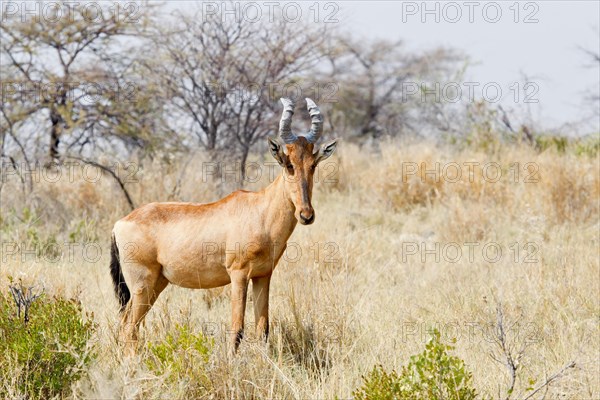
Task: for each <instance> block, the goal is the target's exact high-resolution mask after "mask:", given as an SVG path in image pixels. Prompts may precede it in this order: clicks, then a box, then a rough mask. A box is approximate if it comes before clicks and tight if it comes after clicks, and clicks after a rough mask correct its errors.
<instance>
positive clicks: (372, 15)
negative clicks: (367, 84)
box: [339, 1, 600, 131]
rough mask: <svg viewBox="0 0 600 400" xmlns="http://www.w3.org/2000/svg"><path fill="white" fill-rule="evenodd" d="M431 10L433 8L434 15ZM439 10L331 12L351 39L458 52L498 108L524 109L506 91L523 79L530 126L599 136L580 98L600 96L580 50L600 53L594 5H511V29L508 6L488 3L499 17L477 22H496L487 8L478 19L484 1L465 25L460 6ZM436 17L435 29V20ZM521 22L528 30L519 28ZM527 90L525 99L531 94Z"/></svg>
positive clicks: (396, 4) (394, 4)
mask: <svg viewBox="0 0 600 400" xmlns="http://www.w3.org/2000/svg"><path fill="white" fill-rule="evenodd" d="M435 3H439V5H438V9H439V11H438V12H435ZM447 3H452V2H427V3H426V4H425V7H427V9H428V10H433V11H434V13H432V14H426V13H423V10H424V8H423V2H420V1H419V2H410V1H408V2H406V1H405V2H402V1H374V2H366V1H346V2H339V5H340V13H341V14H342V13H343V15H344V16H343V17H342V20H344V21H347V23H348V25H349V26H350V27H351V28H350V30H351V31H353V32H356V34H357V35H365V36H369V37H380V38H390V39H402V40H404V41H405V43H406V45H407V47H408V48H411V49H421V48H430V47H435V46H439V45H445V46H448V47H454V48H457V49H460V50H462V51H463V52H465V53H466V54H468V55H469V56H470V57H471V60H472V62H473V63H474V64H475V65H472V66H471V67H470V68H469V69H468V71H467V80H470V81H474V82H479V83H481V85H483V84H485V83H487V82H498V83H499V84H500V87H501V88H502V90H503V94H504V95H505V98H503V101H502V104H503V105H504V106H505V108H512V109H519V108H523V107H526V106H527V104H524V103H523V97H521V98H520V102H519V103H515V101H514V99H513V92H511V89H510V86H511V84H513V83H515V82H519V81H521V76H522V74H526V75H527V76H528V77H530V78H529V81H533V82H535V83H536V84H537V87H539V92H538V94H537V95H535V96H532V99H533V98H534V97H535V98H538V99H539V103H537V104H534V103H529V105H530V106H531V110H532V113H533V114H534V116H535V117H536V119H537V121H538V122H540V123H543V124H544V125H545V126H547V127H554V126H559V125H562V124H565V123H568V122H572V121H581V120H586V122H587V124H586V125H587V126H589V127H590V129H595V130H596V131H598V130H600V122H599V121H598V118H599V117H598V115H597V114H596V116H593V109H591V105H590V103H589V102H586V101H585V97H586V93H588V92H595V93H596V95H598V92H599V91H600V88H599V85H600V66H599V65H598V63H596V64H595V65H594V64H593V62H592V61H591V59H590V58H589V56H587V55H586V54H584V52H583V51H582V50H581V49H580V47H582V48H585V49H589V50H593V51H595V52H600V49H599V48H600V33H599V30H598V29H599V25H600V2H599V1H536V2H526V1H523V2H519V3H518V6H519V14H518V20H519V22H517V23H515V22H514V18H515V9H516V7H515V6H514V4H515V3H516V2H514V1H505V2H502V1H500V2H496V4H497V5H499V9H500V10H501V12H502V15H501V17H499V21H498V22H497V23H492V22H487V21H486V19H485V18H484V16H485V17H486V18H488V20H490V21H493V20H494V19H495V18H496V17H495V15H496V14H495V10H496V8H497V7H495V5H490V6H487V8H486V14H485V15H484V12H483V7H484V5H485V4H486V2H473V3H476V4H478V6H475V5H474V6H473V8H472V16H473V22H472V23H471V22H469V8H468V7H467V6H465V3H468V2H463V1H457V2H453V3H454V4H458V6H459V7H453V6H452V7H451V6H448V5H446V4H447ZM445 5H446V9H445V10H444V6H445ZM415 8H416V10H415ZM457 9H459V10H461V14H462V18H460V19H459V20H458V22H456V23H452V22H449V21H451V20H453V19H455V18H457V17H456V16H457V15H458V14H457V12H456V11H455V10H457ZM403 11H404V12H403ZM436 14H437V15H439V22H436V21H435V17H436ZM444 16H445V18H444ZM527 17H529V18H527ZM422 18H425V22H422ZM526 18H527V20H528V21H529V20H530V21H532V23H524V20H525V19H526ZM534 19H537V20H538V21H537V22H533V20H534ZM403 20H404V21H403ZM592 66H593V67H592ZM521 86H523V85H522V84H521ZM528 90H529V92H528V93H530V94H533V91H534V90H535V87H534V86H530V87H528ZM492 95H493V94H492V92H491V91H490V97H491V96H492Z"/></svg>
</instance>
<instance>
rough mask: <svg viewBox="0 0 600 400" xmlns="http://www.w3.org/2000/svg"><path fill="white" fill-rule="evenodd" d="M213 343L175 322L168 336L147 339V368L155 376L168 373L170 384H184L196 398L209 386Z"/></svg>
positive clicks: (186, 326) (205, 391)
mask: <svg viewBox="0 0 600 400" xmlns="http://www.w3.org/2000/svg"><path fill="white" fill-rule="evenodd" d="M213 345H214V342H213V340H212V339H210V338H207V337H206V336H204V335H203V334H202V333H193V332H191V330H190V327H189V326H188V325H187V324H186V325H176V326H175V329H174V330H173V331H172V332H169V333H168V334H167V337H166V338H165V339H164V340H162V341H159V342H149V343H148V345H147V347H148V350H149V353H150V354H149V357H148V358H147V359H146V365H147V366H148V368H149V369H150V370H151V371H152V372H154V373H155V374H157V375H168V378H167V381H168V382H169V383H171V384H173V383H179V384H185V385H186V387H187V390H186V391H187V394H188V395H190V396H192V397H199V396H202V395H204V394H206V393H207V392H208V390H209V388H210V386H211V385H210V379H209V378H208V375H207V369H206V366H207V363H208V359H209V356H210V353H211V351H212V348H213Z"/></svg>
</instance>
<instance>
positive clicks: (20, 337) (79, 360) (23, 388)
mask: <svg viewBox="0 0 600 400" xmlns="http://www.w3.org/2000/svg"><path fill="white" fill-rule="evenodd" d="M94 329H95V326H94V324H93V323H92V322H91V321H86V320H84V319H83V315H82V310H81V305H80V303H79V302H78V301H76V300H73V299H63V298H60V297H52V298H50V297H48V296H44V295H42V296H41V297H40V298H38V299H37V300H35V301H34V302H33V303H32V304H31V308H30V309H29V320H28V321H27V322H26V321H25V320H24V319H23V315H21V317H18V316H17V307H16V305H15V302H14V301H13V299H12V298H11V297H10V296H9V295H5V294H2V293H0V354H1V355H2V356H1V357H2V358H1V359H0V360H1V361H0V370H2V372H0V378H1V380H2V381H3V382H4V383H3V384H2V385H0V398H9V397H11V396H14V394H15V392H18V393H19V395H20V396H24V397H25V398H27V399H48V398H51V397H53V396H57V395H59V396H60V395H63V394H65V393H67V391H68V389H69V388H70V386H71V383H72V382H75V381H77V380H78V379H79V378H81V376H82V374H83V371H84V368H85V367H86V366H87V365H88V364H89V363H90V361H91V360H92V358H93V354H92V353H91V352H90V351H89V347H88V346H87V343H88V340H89V338H90V336H91V335H92V333H93V331H94ZM8 382H11V383H10V384H9V383H8Z"/></svg>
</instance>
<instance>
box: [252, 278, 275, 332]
mask: <svg viewBox="0 0 600 400" xmlns="http://www.w3.org/2000/svg"><path fill="white" fill-rule="evenodd" d="M270 283H271V276H263V277H260V278H252V294H253V296H254V320H255V322H256V333H257V335H259V336H260V337H261V338H263V339H264V340H265V341H266V340H267V339H268V337H269V284H270Z"/></svg>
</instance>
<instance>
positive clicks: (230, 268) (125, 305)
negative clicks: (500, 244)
mask: <svg viewBox="0 0 600 400" xmlns="http://www.w3.org/2000/svg"><path fill="white" fill-rule="evenodd" d="M281 102H282V103H283V106H284V110H283V114H282V117H281V121H280V124H279V136H280V137H281V139H282V140H283V141H284V143H285V146H282V145H280V144H279V143H278V142H277V141H276V140H273V139H270V138H269V149H270V151H271V154H272V155H273V157H274V158H275V159H276V160H277V162H278V163H279V164H280V165H281V166H282V167H283V173H282V174H281V175H280V176H279V177H277V178H276V179H275V180H274V181H273V182H272V183H271V184H270V185H269V186H267V187H266V188H265V189H263V190H262V191H260V192H248V191H237V192H234V193H231V194H230V195H229V196H227V197H225V198H223V199H221V200H219V201H217V202H214V203H210V204H196V203H151V204H147V205H145V206H142V207H140V208H138V209H136V210H134V211H133V212H132V213H131V214H129V215H128V216H126V217H125V218H122V219H120V220H119V221H117V223H116V224H115V226H114V229H113V235H112V248H111V264H110V270H111V276H112V279H113V283H114V286H115V292H116V294H117V297H118V299H119V300H120V303H121V314H122V319H121V329H120V338H121V340H122V341H124V342H125V344H126V352H127V353H128V354H132V353H135V351H136V347H137V331H138V328H139V324H140V322H141V321H142V319H143V318H144V316H145V314H146V313H147V312H148V310H149V309H150V307H152V304H153V303H154V302H155V301H156V299H157V297H158V296H159V295H160V293H161V292H162V291H163V290H164V289H165V287H166V286H167V285H168V284H169V283H172V284H174V285H178V286H182V287H185V288H193V289H207V288H214V287H219V286H224V285H227V284H229V283H231V312H232V315H231V324H232V330H231V332H232V333H231V337H230V341H231V343H232V347H231V349H233V350H234V351H235V350H236V349H237V347H238V345H239V343H240V340H241V338H242V336H243V329H244V310H245V308H246V291H247V287H248V282H249V281H250V280H252V290H253V294H254V315H255V318H256V326H257V330H258V333H259V334H261V335H262V336H263V337H264V338H265V339H266V337H267V335H268V332H269V312H268V310H269V284H270V281H271V274H272V273H273V270H274V269H275V266H276V265H277V262H278V261H279V258H280V257H281V256H282V254H283V252H284V250H285V248H286V242H287V240H288V238H289V237H290V235H291V234H292V231H293V230H294V228H295V227H296V222H300V223H301V224H302V225H310V224H312V223H313V222H314V220H315V213H314V210H313V207H312V205H311V195H312V188H313V174H314V171H315V168H316V166H317V164H318V163H319V162H320V161H322V160H324V159H326V158H327V157H329V156H330V155H331V154H332V153H333V152H334V150H335V147H336V141H335V140H333V141H330V142H328V143H325V144H323V145H322V146H321V147H320V148H319V150H318V151H314V145H315V142H316V141H317V140H318V139H319V136H320V135H321V132H322V130H323V117H322V115H321V112H320V111H319V108H318V107H317V105H316V104H315V103H314V102H313V101H312V100H310V99H306V103H307V107H308V111H309V113H310V116H311V119H312V124H311V129H310V131H309V132H308V133H307V134H304V135H298V136H297V135H295V134H294V133H292V130H291V119H292V115H293V113H294V102H293V101H292V100H290V99H281ZM120 255H121V257H120Z"/></svg>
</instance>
